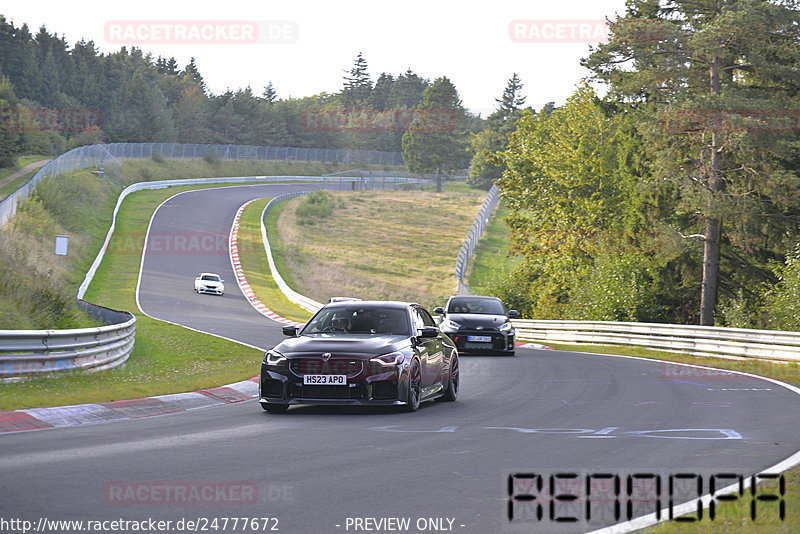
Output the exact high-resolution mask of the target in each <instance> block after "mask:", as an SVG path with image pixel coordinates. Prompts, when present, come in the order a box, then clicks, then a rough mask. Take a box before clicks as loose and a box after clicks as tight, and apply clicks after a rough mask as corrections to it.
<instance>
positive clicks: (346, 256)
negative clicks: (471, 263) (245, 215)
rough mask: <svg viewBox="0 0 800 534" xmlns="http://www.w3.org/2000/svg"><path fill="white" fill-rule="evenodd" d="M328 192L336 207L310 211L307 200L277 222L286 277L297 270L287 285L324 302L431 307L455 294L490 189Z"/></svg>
mask: <svg viewBox="0 0 800 534" xmlns="http://www.w3.org/2000/svg"><path fill="white" fill-rule="evenodd" d="M448 185H450V184H448ZM453 186H454V187H455V188H460V190H458V191H454V190H453V189H452V187H453ZM326 194H327V195H328V196H329V197H330V199H329V201H327V202H325V205H327V206H328V208H329V209H326V208H318V209H322V210H323V211H322V212H319V213H317V212H316V211H314V210H308V209H306V210H304V207H306V205H307V203H309V202H310V200H311V199H309V198H308V197H300V198H295V199H292V200H289V201H288V202H287V203H286V205H285V206H283V207H282V210H281V211H280V217H278V216H277V214H275V216H273V217H271V218H270V223H274V224H275V227H274V228H275V235H276V236H277V237H278V240H276V246H277V247H278V250H279V251H281V253H282V254H281V257H282V259H283V262H282V264H281V265H280V266H279V269H280V272H281V274H282V275H283V274H284V273H292V274H291V278H292V280H291V282H289V281H288V280H287V282H288V283H289V284H290V285H292V288H293V289H295V290H296V291H298V292H300V293H302V294H304V295H307V296H309V297H311V298H314V299H315V300H318V301H320V302H325V301H327V300H328V298H329V297H331V296H351V297H359V298H363V299H395V300H410V301H416V302H420V303H421V304H423V305H425V306H428V307H433V306H440V305H442V304H444V302H445V301H446V299H447V298H448V297H449V296H450V295H452V294H453V292H454V291H455V290H456V279H455V273H454V265H455V258H456V256H457V254H458V250H459V248H460V247H461V243H462V241H463V240H464V236H465V235H466V233H467V231H468V230H469V227H470V224H472V220H473V219H474V217H475V214H476V213H477V212H478V210H479V208H480V206H481V203H482V202H483V199H484V196H485V194H484V193H483V192H470V191H465V190H464V187H463V185H462V184H452V186H450V187H448V188H447V189H446V190H445V192H443V193H440V194H437V193H432V192H429V191H395V190H375V191H356V192H333V193H326ZM304 211H305V214H304ZM272 239H273V238H272V234H270V241H271V242H272Z"/></svg>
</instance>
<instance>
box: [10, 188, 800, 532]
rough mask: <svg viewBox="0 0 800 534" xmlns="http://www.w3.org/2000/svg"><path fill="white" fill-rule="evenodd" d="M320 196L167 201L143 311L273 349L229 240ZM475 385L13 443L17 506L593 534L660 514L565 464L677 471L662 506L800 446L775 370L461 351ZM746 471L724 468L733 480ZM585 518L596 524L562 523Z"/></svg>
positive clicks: (794, 400)
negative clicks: (564, 492) (181, 244)
mask: <svg viewBox="0 0 800 534" xmlns="http://www.w3.org/2000/svg"><path fill="white" fill-rule="evenodd" d="M316 187H317V186H316V185H315V184H292V185H276V184H272V185H256V186H233V187H221V188H215V189H203V190H197V191H189V192H184V193H180V194H177V195H175V196H173V197H171V198H169V199H168V200H166V201H165V202H164V203H163V204H162V205H161V206H159V208H158V209H157V210H156V212H155V213H154V215H153V218H152V220H151V224H150V228H149V230H148V240H147V246H146V249H145V254H144V256H143V258H142V263H141V273H140V280H139V287H138V293H137V302H138V304H139V307H140V309H141V311H142V312H143V313H146V314H147V315H149V316H151V317H153V318H156V319H159V320H163V321H169V322H171V323H176V324H179V325H183V326H186V327H189V328H192V329H195V330H198V331H202V332H207V333H210V334H214V335H217V336H222V337H226V338H229V339H233V340H236V341H239V342H242V343H245V344H247V345H250V346H254V347H258V348H262V349H266V348H269V347H272V346H273V345H275V344H277V343H278V342H279V341H280V340H281V339H282V338H283V335H282V333H281V326H282V324H280V323H278V322H276V321H273V320H271V319H269V318H267V317H265V316H264V315H262V314H261V313H259V312H258V311H257V310H256V309H254V307H253V306H252V305H251V303H250V301H249V300H248V299H247V298H246V297H245V296H244V295H243V294H242V292H241V291H240V289H239V287H238V286H237V284H236V276H235V273H234V272H233V268H232V265H231V259H230V255H229V251H228V247H227V236H228V235H229V233H230V231H231V227H232V223H233V220H234V217H235V215H236V213H237V210H238V209H239V208H240V207H241V206H242V205H243V204H244V203H246V202H248V201H250V200H252V199H256V198H267V197H275V196H277V195H280V194H284V193H290V192H293V191H301V190H309V189H314V188H316ZM197 235H202V236H212V237H213V238H214V239H215V242H216V243H219V246H215V247H210V249H208V248H204V250H203V252H202V253H197V251H193V252H192V253H187V252H185V251H183V252H182V251H179V250H176V249H175V247H171V248H170V247H159V246H157V240H158V239H159V238H163V237H164V236H172V238H173V239H174V238H176V237H179V236H183V237H189V236H197ZM220 236H221V237H220ZM200 272H215V273H219V274H220V275H222V278H223V279H224V280H225V282H226V291H225V294H224V295H223V296H221V297H219V296H211V295H198V294H195V293H194V292H193V290H192V283H193V280H194V277H195V276H196V275H197V274H198V273H200ZM265 304H266V305H267V306H269V303H268V302H267V303H265ZM442 304H444V303H442ZM676 369H680V372H675V370H676ZM257 373H258V369H253V376H255V375H256V374H257ZM461 379H462V382H461V392H460V395H459V399H458V401H457V402H455V403H437V402H434V403H426V404H423V405H422V406H421V408H420V410H419V411H418V412H416V413H400V412H398V411H395V410H389V409H366V408H360V407H315V406H299V407H292V408H291V409H290V410H289V411H288V412H287V413H286V414H280V415H270V414H266V413H265V412H263V411H262V410H261V408H260V406H259V405H258V402H257V401H256V400H255V399H251V400H246V401H242V402H234V403H227V404H219V405H216V406H211V407H206V408H202V409H194V410H185V411H181V412H180V413H175V414H168V415H163V416H159V417H142V418H134V419H129V420H124V421H116V422H107V423H104V424H97V425H79V426H73V427H61V428H56V429H47V430H36V431H27V432H9V433H5V434H0V451H1V452H0V510H2V511H3V513H2V514H0V515H3V516H12V517H15V518H19V519H20V520H28V521H31V522H32V524H33V525H37V524H38V523H39V522H40V521H41V518H47V519H48V520H55V519H69V520H82V521H114V520H125V521H144V520H153V521H163V522H165V523H164V526H169V528H170V529H171V530H165V531H171V532H183V531H187V532H188V531H207V532H268V531H273V529H274V528H277V529H279V531H280V532H284V533H310V534H315V533H337V532H366V531H372V532H390V531H405V532H422V531H425V532H431V531H452V532H461V533H465V534H466V533H501V532H513V533H517V532H519V533H522V532H587V531H592V530H596V529H601V528H603V527H606V526H608V525H613V524H615V523H620V522H621V521H622V520H623V519H625V518H626V512H627V511H626V507H625V504H626V502H630V503H631V506H632V510H633V514H632V515H633V516H639V515H643V514H646V513H650V512H652V511H653V510H654V508H655V505H653V504H652V503H650V502H649V501H648V499H646V498H640V499H636V498H633V496H631V498H630V499H628V500H627V501H626V500H625V499H624V498H622V497H620V499H619V500H620V502H622V508H621V514H620V517H619V518H617V517H615V516H614V511H613V510H614V508H613V501H614V495H611V497H609V495H606V496H605V500H603V499H598V500H597V501H596V505H595V506H594V507H593V508H591V511H592V513H591V514H589V515H591V517H590V518H587V513H586V507H585V503H583V502H581V504H580V505H579V506H577V508H576V507H575V506H572V507H570V506H571V505H568V503H566V501H564V502H560V501H559V502H557V504H558V507H556V508H555V514H554V515H555V517H553V515H551V508H550V506H549V504H550V502H552V499H551V501H550V502H547V500H546V493H547V484H549V483H550V481H551V480H550V479H549V478H548V477H549V476H550V475H553V476H554V477H555V478H554V480H556V481H558V480H572V479H571V478H569V475H572V474H578V475H580V476H584V477H585V475H586V474H590V473H595V474H598V475H602V476H598V477H597V480H596V482H598V484H599V485H598V486H597V487H601V486H603V485H604V484H605V485H606V486H607V485H608V484H607V483H609V481H611V482H613V481H614V476H620V477H621V480H622V486H623V487H622V490H621V491H622V493H624V491H625V487H624V486H625V484H624V483H625V480H627V478H626V477H627V476H628V475H631V476H633V479H632V480H634V481H635V482H636V483H637V484H639V485H640V486H642V488H644V489H641V488H640V491H641V492H644V493H647V492H648V491H649V490H648V488H649V489H652V488H654V487H655V486H654V484H655V481H656V480H659V481H660V484H661V485H662V486H663V487H662V488H660V505H661V508H664V507H666V506H667V505H668V504H669V498H668V489H669V488H668V482H669V481H670V476H671V475H672V480H673V482H674V486H675V488H674V502H675V503H676V504H677V503H679V502H685V501H687V500H689V499H691V498H693V497H696V496H697V491H696V490H697V488H696V485H697V482H698V480H699V479H702V481H703V484H704V490H703V493H708V482H709V481H710V479H711V477H713V476H715V475H721V474H727V475H738V474H741V475H743V476H748V475H752V474H755V473H760V472H763V471H764V470H767V469H770V468H776V467H777V468H787V467H789V466H791V465H792V464H793V463H795V460H794V459H793V456H794V455H795V454H796V453H797V452H798V449H799V448H800V394H798V391H797V390H796V389H795V388H792V387H787V386H785V385H783V384H781V383H779V382H776V381H773V380H767V379H762V378H759V377H754V376H747V375H743V374H736V373H709V372H706V371H705V370H704V369H702V368H697V367H689V366H680V365H679V364H668V363H665V362H658V361H653V360H643V359H636V358H628V357H615V356H607V355H590V354H584V353H572V352H563V351H556V350H536V349H532V348H520V349H519V350H518V351H517V356H516V357H513V358H504V357H472V356H463V357H462V358H461ZM605 475H610V478H603V477H604V476H605ZM537 476H538V477H539V478H537ZM735 481H736V479H735V477H727V478H725V477H718V482H717V488H720V487H723V486H728V485H730V484H731V483H734V482H735ZM540 482H541V483H542V485H543V487H544V490H543V493H537V488H536V484H538V483H540ZM689 487H691V489H687V488H689ZM606 489H608V488H606ZM534 495H535V499H530V498H529V497H531V496H534ZM510 501H511V505H510V506H509V502H510ZM537 504H542V505H543V506H542V508H541V510H542V516H541V518H539V517H537V511H538V509H537ZM759 505H761V504H759ZM763 505H765V506H767V505H768V503H767V502H765V503H763ZM510 515H511V516H513V517H512V519H509V516H510ZM567 515H571V516H576V517H578V518H579V519H580V521H579V522H578V523H566V522H560V521H556V519H557V517H559V516H561V517H564V516H567ZM234 518H238V520H239V521H238V523H237V524H236V525H235V526H234V523H233V519H234ZM215 519H216V528H214V527H213V526H211V525H212V523H211V522H212V521H213V520H215ZM244 519H248V520H250V522H248V523H246V526H245V527H243V522H242V521H243V520H244ZM254 519H257V521H255V522H253V521H252V520H254ZM265 519H267V520H265ZM223 520H224V521H225V528H224V529H223V528H222V527H223V524H222V523H223ZM167 521H169V522H170V523H169V525H167V524H166V522H167ZM179 521H183V523H182V524H180V525H179V524H178V522H179ZM190 521H191V522H193V523H192V525H193V526H194V527H197V528H188V527H189V526H190V525H189V524H188V522H190ZM196 522H200V523H199V524H196ZM203 522H205V526H206V529H205V530H203V528H202V527H203ZM109 525H110V523H109ZM118 526H120V529H119V530H118V531H125V530H122V528H121V527H122V526H123V525H118ZM130 526H131V524H128V525H127V527H128V530H129V531H133V530H131V529H130ZM74 527H75V525H73V528H72V529H71V530H70V529H63V530H59V531H56V532H61V531H64V532H66V531H73V530H75V531H77V530H78V529H77V528H74ZM154 528H156V529H157V527H154ZM624 530H625V529H624V528H620V529H618V531H624ZM54 531H55V530H54ZM83 531H87V530H86V529H83ZM153 531H158V530H153Z"/></svg>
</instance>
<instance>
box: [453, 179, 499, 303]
mask: <svg viewBox="0 0 800 534" xmlns="http://www.w3.org/2000/svg"><path fill="white" fill-rule="evenodd" d="M499 200H500V195H499V190H498V189H497V186H496V185H492V188H491V189H489V193H488V194H487V195H486V199H485V200H484V201H483V205H482V206H481V209H480V211H478V214H477V215H476V216H475V220H474V221H472V226H471V227H470V229H469V232H467V237H466V238H465V239H464V243H463V244H462V245H461V250H459V251H458V256H457V257H456V278H457V279H458V294H459V295H468V294H469V293H470V291H469V288H468V287H467V284H465V283H464V273H466V271H467V262H468V261H469V259H470V258H471V257H472V254H473V253H474V252H475V247H477V246H478V240H479V239H480V238H481V235H483V231H484V230H486V225H487V224H488V223H489V218H490V217H491V216H492V212H493V211H494V209H495V208H496V207H497V203H498V202H499Z"/></svg>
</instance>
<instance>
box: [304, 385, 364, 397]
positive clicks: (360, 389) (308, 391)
mask: <svg viewBox="0 0 800 534" xmlns="http://www.w3.org/2000/svg"><path fill="white" fill-rule="evenodd" d="M291 396H292V397H294V398H296V399H363V398H364V384H363V383H362V384H348V385H346V386H317V385H310V384H307V385H304V384H301V383H296V384H294V385H293V387H292V395H291Z"/></svg>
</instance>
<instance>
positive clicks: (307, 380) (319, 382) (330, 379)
mask: <svg viewBox="0 0 800 534" xmlns="http://www.w3.org/2000/svg"><path fill="white" fill-rule="evenodd" d="M303 384H307V385H314V386H346V385H347V375H303Z"/></svg>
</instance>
